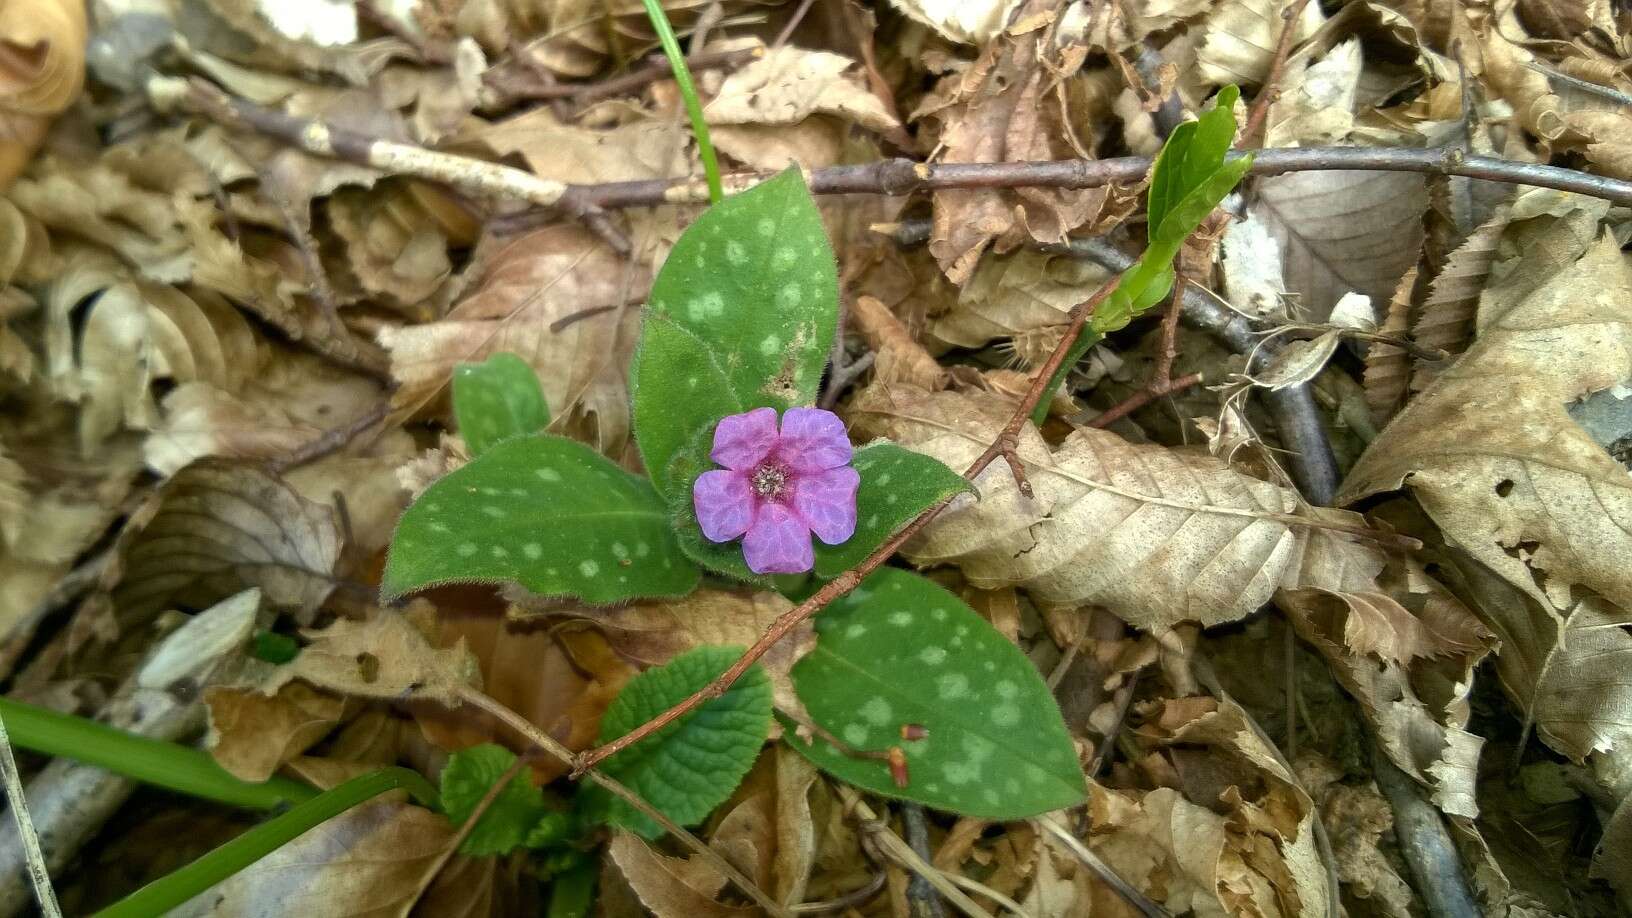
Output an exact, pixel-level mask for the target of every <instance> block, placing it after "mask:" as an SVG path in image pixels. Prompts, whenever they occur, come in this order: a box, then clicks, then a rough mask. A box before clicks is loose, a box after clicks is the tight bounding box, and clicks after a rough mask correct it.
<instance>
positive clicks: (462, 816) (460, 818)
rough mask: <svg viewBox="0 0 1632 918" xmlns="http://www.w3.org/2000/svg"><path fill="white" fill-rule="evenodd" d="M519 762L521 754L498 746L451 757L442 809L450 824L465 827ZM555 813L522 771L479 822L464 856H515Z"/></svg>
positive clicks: (463, 850)
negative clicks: (493, 789)
mask: <svg viewBox="0 0 1632 918" xmlns="http://www.w3.org/2000/svg"><path fill="white" fill-rule="evenodd" d="M515 762H516V754H515V753H513V752H511V751H510V750H508V749H506V748H504V747H503V746H498V745H495V744H493V743H482V744H481V745H479V746H471V747H470V748H468V749H461V750H459V751H458V752H455V753H454V754H453V755H451V756H449V757H448V764H446V765H444V766H443V767H442V809H443V810H444V811H445V812H446V813H447V816H448V819H449V821H451V822H452V823H453V824H454V826H456V827H457V826H462V825H464V824H465V821H466V820H467V819H469V818H470V814H471V813H473V812H475V811H476V805H477V804H478V803H480V802H481V800H482V798H483V797H485V796H487V792H488V790H489V789H490V788H492V787H493V784H494V783H495V782H497V781H498V780H499V779H500V778H502V777H504V773H505V772H506V771H509V770H510V766H511V765H514V764H515ZM550 813H551V810H549V809H548V808H547V807H545V805H544V795H543V794H542V793H541V792H540V791H539V789H538V788H537V787H535V786H534V785H533V782H532V781H531V780H529V779H528V777H527V775H526V773H525V771H523V772H518V773H517V774H515V775H514V776H512V777H511V779H510V783H509V784H506V785H505V787H504V790H501V791H499V795H498V796H497V797H494V798H493V802H492V803H491V804H490V805H489V806H488V808H487V811H486V812H484V813H483V814H482V817H481V818H480V819H478V820H477V821H476V825H475V827H474V828H472V829H471V831H470V834H469V835H467V836H465V840H464V842H462V843H461V844H460V845H459V852H460V853H461V854H468V855H471V856H472V857H486V856H488V855H493V854H509V853H510V852H511V851H513V850H515V849H516V848H519V847H521V846H522V845H524V844H527V843H528V838H529V836H530V834H531V833H532V831H533V828H534V827H535V826H537V825H538V824H539V821H540V820H542V819H544V817H545V816H547V815H549V814H550Z"/></svg>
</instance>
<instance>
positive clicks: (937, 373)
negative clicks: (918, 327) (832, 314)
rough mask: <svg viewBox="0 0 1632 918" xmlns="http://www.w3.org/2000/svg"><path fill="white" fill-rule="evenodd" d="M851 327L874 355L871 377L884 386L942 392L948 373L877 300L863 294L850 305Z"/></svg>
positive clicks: (888, 308)
mask: <svg viewBox="0 0 1632 918" xmlns="http://www.w3.org/2000/svg"><path fill="white" fill-rule="evenodd" d="M847 318H848V319H849V322H850V326H851V327H852V328H854V329H855V330H856V332H857V333H859V334H860V335H861V337H862V339H863V340H865V341H866V342H867V347H868V348H869V349H871V350H872V352H873V354H874V359H873V376H874V378H875V379H878V380H881V381H883V382H884V383H885V384H886V385H889V384H893V383H906V384H908V385H911V386H916V387H917V388H920V389H928V390H930V391H932V392H933V391H935V390H937V389H942V388H945V386H946V381H947V372H946V370H945V369H943V368H942V367H941V365H940V364H939V363H937V362H935V358H934V357H933V356H931V355H930V353H929V351H927V350H924V346H923V345H921V344H919V343H918V342H917V341H916V340H914V339H913V337H912V333H911V332H909V331H907V327H906V326H905V325H903V324H902V323H901V320H900V319H898V318H896V315H895V313H893V312H891V311H890V307H888V306H885V305H884V304H883V303H882V302H881V301H879V300H878V299H877V298H876V297H872V296H868V295H867V294H865V293H864V294H862V295H860V296H858V297H856V299H855V301H854V302H852V303H851V304H850V311H849V313H848V315H847Z"/></svg>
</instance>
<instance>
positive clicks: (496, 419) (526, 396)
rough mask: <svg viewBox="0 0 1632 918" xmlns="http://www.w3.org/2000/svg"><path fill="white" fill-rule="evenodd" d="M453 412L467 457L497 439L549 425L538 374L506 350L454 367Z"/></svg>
mask: <svg viewBox="0 0 1632 918" xmlns="http://www.w3.org/2000/svg"><path fill="white" fill-rule="evenodd" d="M453 413H454V416H455V417H456V418H457V419H458V421H459V433H460V434H461V435H462V436H464V438H465V444H466V445H467V446H469V447H470V454H471V455H472V456H480V455H481V454H482V453H485V452H487V448H488V447H490V446H492V445H493V444H495V443H497V442H499V441H500V440H506V439H509V438H510V437H517V436H522V435H525V434H530V433H538V432H539V431H541V430H543V429H544V428H545V427H548V426H549V424H550V408H549V406H548V405H546V404H545V402H544V390H543V389H542V388H540V387H539V384H538V374H536V373H534V372H533V368H532V367H530V366H528V365H527V361H525V360H522V359H521V358H520V357H517V356H516V355H515V354H511V353H509V352H503V353H498V354H494V355H493V356H491V357H489V358H487V360H485V361H483V362H481V363H461V364H459V366H457V367H455V368H454V370H453Z"/></svg>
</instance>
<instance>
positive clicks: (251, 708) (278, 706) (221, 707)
mask: <svg viewBox="0 0 1632 918" xmlns="http://www.w3.org/2000/svg"><path fill="white" fill-rule="evenodd" d="M204 703H205V705H206V706H208V708H209V713H210V733H209V738H208V739H207V740H206V742H205V745H206V746H208V747H209V750H210V754H211V755H212V756H214V757H215V761H216V763H217V764H219V765H220V766H221V767H222V768H225V769H226V770H227V771H229V772H231V773H232V774H233V775H234V776H235V777H238V778H241V779H243V780H245V781H265V780H266V779H267V778H270V777H271V776H272V774H273V772H276V771H277V770H278V769H279V768H280V767H282V766H283V764H284V763H286V762H288V761H289V760H290V759H292V758H294V757H295V756H297V755H300V754H301V753H303V752H305V751H306V750H307V749H308V748H310V747H311V745H312V744H313V743H316V742H317V741H318V740H320V739H322V738H323V737H324V736H327V735H328V733H329V731H330V730H333V729H334V727H335V725H337V724H338V723H340V717H341V715H342V714H343V713H344V711H345V706H346V702H345V699H343V698H340V697H339V696H337V695H331V694H329V693H328V692H324V691H320V690H318V689H314V688H312V687H311V686H309V685H307V684H305V683H303V682H291V683H289V684H287V685H285V686H283V687H282V688H280V689H278V691H277V692H276V693H274V694H272V695H270V696H268V695H265V694H262V693H261V692H259V691H256V690H254V689H239V688H228V687H224V686H216V687H212V688H209V689H207V690H206V691H205V692H204Z"/></svg>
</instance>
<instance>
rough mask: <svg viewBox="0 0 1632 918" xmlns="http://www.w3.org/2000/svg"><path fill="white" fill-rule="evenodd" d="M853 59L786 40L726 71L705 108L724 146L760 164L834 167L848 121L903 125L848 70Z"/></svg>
mask: <svg viewBox="0 0 1632 918" xmlns="http://www.w3.org/2000/svg"><path fill="white" fill-rule="evenodd" d="M855 63H856V62H855V61H853V60H851V59H849V58H847V57H844V56H842V55H839V54H832V53H829V52H826V51H810V50H807V49H804V48H796V47H793V46H792V45H784V46H782V47H781V48H775V49H772V50H771V51H770V52H768V53H767V54H766V55H765V56H764V57H762V58H760V59H759V60H757V61H754V62H753V63H751V64H749V65H748V66H746V67H744V68H742V69H741V70H738V71H737V72H735V73H733V74H731V75H730V76H728V77H726V79H725V82H724V83H723V84H722V85H721V86H720V90H719V92H717V93H715V95H714V98H713V100H712V101H710V102H709V103H708V108H707V109H706V114H707V116H708V123H709V125H710V127H711V134H712V135H713V138H714V141H715V143H717V144H718V145H719V148H720V150H721V151H723V152H725V153H726V154H728V155H730V156H732V157H734V158H736V159H738V160H740V161H742V162H744V163H746V164H748V165H749V166H752V167H754V168H756V169H768V170H774V169H783V168H786V167H787V166H788V165H790V164H797V165H799V166H802V167H804V168H807V169H814V168H819V167H822V166H831V165H833V164H834V163H837V162H838V161H839V159H840V157H841V156H842V154H843V153H844V149H845V142H846V138H847V135H848V133H849V128H850V125H852V124H853V125H856V126H858V127H862V128H865V129H867V130H869V131H875V132H878V133H889V132H892V131H899V130H900V127H901V126H900V124H898V123H897V122H896V120H895V116H894V115H892V114H890V112H889V111H888V110H887V109H886V108H885V107H884V103H883V102H881V101H879V98H878V96H875V95H873V93H871V92H870V91H868V89H867V88H866V86H865V85H864V83H863V81H862V78H861V77H860V76H859V75H857V74H855V73H850V72H848V71H850V69H851V68H852V67H854V66H855Z"/></svg>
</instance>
